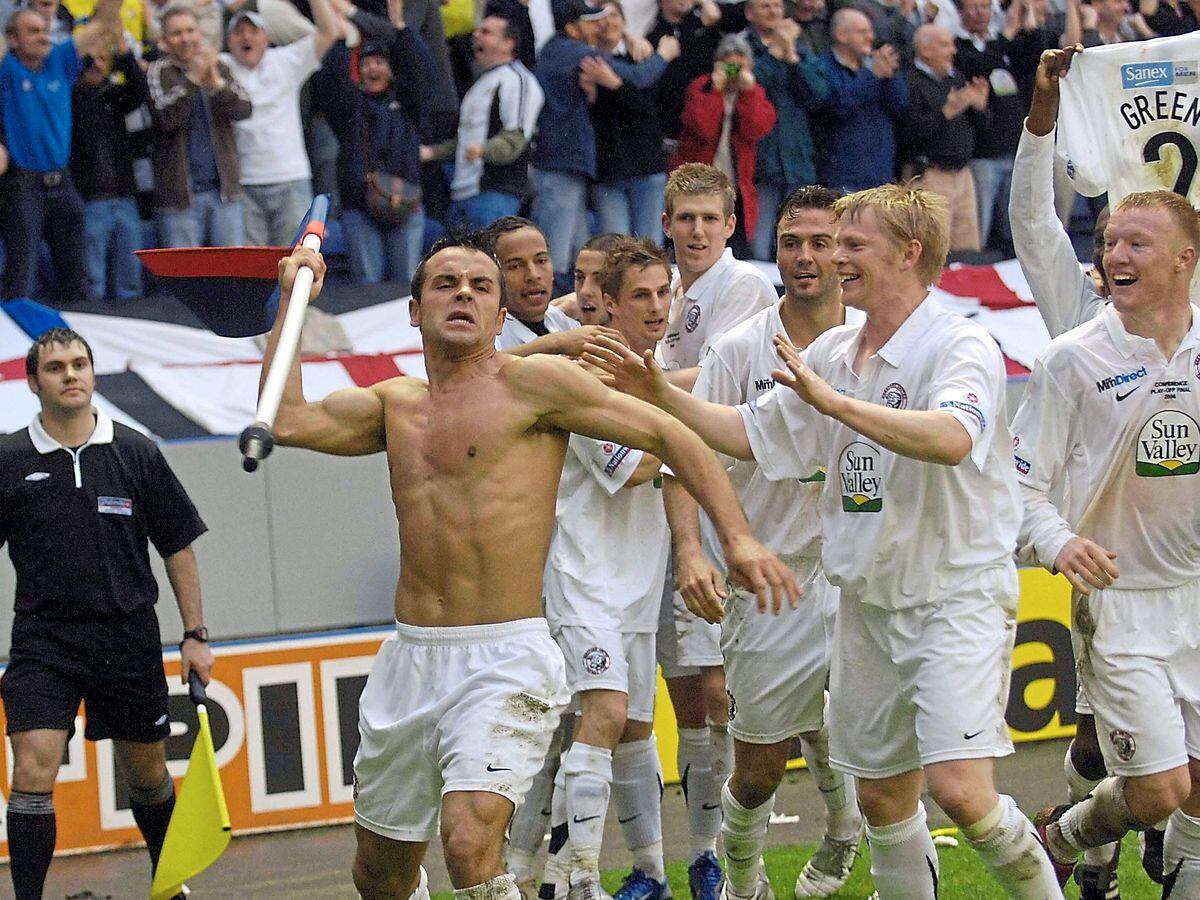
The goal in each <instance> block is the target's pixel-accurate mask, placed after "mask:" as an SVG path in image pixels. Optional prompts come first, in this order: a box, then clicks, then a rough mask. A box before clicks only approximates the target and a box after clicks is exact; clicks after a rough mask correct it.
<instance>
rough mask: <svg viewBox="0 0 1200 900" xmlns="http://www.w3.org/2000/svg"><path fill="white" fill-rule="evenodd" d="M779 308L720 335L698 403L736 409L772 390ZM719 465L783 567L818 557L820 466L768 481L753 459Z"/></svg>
mask: <svg viewBox="0 0 1200 900" xmlns="http://www.w3.org/2000/svg"><path fill="white" fill-rule="evenodd" d="M781 302H782V301H781ZM779 307H780V303H775V304H774V305H773V306H770V307H768V308H767V309H764V310H763V311H762V312H759V313H756V314H755V315H753V316H751V317H750V318H749V319H747V320H746V321H745V322H742V323H741V324H740V325H737V326H735V327H733V328H732V329H730V330H729V331H727V332H726V333H725V334H724V335H722V337H721V339H720V340H718V341H717V342H716V343H715V344H713V347H712V350H711V351H710V352H709V355H708V357H707V358H706V359H705V362H704V367H703V368H702V369H701V370H700V377H699V378H698V379H697V381H696V386H695V387H694V388H692V393H693V394H695V395H696V396H698V397H700V398H701V399H702V400H709V401H711V402H713V403H724V404H725V405H727V406H736V405H737V404H739V403H748V402H750V401H752V400H757V399H758V398H759V397H761V396H762V395H763V394H765V393H766V392H767V391H769V390H771V388H773V387H774V386H775V379H774V377H772V375H771V373H772V372H773V371H774V370H776V369H778V368H780V366H781V365H782V362H781V361H780V359H779V354H778V353H776V352H775V345H774V344H773V343H772V339H773V338H774V337H775V335H777V334H780V333H786V331H785V329H784V327H783V319H781V318H780V316H779ZM862 320H863V314H862V312H860V311H859V310H857V309H847V310H846V321H847V324H858V323H861V322H862ZM722 461H723V462H724V463H725V465H726V469H727V471H728V472H729V480H730V481H731V482H732V483H733V487H734V490H735V491H737V495H738V499H740V500H741V501H742V508H743V509H744V510H745V512H746V518H747V519H748V520H749V521H750V530H751V531H753V532H754V535H755V536H756V537H757V538H758V539H759V540H760V541H762V543H763V544H764V545H765V546H766V548H767V549H768V550H770V551H771V552H772V553H774V554H776V555H777V556H780V557H781V558H783V559H784V561H785V562H787V561H789V560H792V559H795V558H799V557H816V556H819V555H820V553H821V529H820V524H819V522H818V519H817V517H818V511H817V499H818V498H819V497H820V495H821V487H822V485H824V483H825V469H824V468H823V467H821V468H817V469H815V470H814V471H813V472H811V473H809V475H808V476H806V477H801V478H798V479H789V480H787V481H771V480H770V479H769V478H767V476H766V475H764V474H763V472H762V471H761V470H760V469H759V467H758V465H757V464H756V463H755V462H754V461H753V460H735V459H730V458H727V457H723V458H722ZM700 525H701V536H702V538H703V543H704V549H705V552H706V553H707V554H708V555H709V557H710V558H711V559H714V560H718V561H721V560H722V559H723V554H722V552H721V542H720V540H719V539H718V538H717V533H716V529H715V528H713V525H712V521H711V520H710V519H709V518H708V516H707V515H706V514H705V513H704V511H703V510H701V512H700Z"/></svg>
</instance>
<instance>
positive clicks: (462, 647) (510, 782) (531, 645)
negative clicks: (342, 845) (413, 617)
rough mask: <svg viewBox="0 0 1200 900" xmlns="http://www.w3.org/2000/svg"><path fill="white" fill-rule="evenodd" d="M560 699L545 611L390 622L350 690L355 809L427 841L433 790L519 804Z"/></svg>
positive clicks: (388, 831) (436, 803)
mask: <svg viewBox="0 0 1200 900" xmlns="http://www.w3.org/2000/svg"><path fill="white" fill-rule="evenodd" d="M568 699H570V694H569V693H568V692H567V687H566V679H565V673H564V666H563V657H562V653H560V652H559V649H558V645H557V644H556V643H554V640H553V639H552V638H551V637H550V631H549V629H548V628H547V627H546V620H545V619H518V620H517V621H515V622H504V623H501V624H497V625H471V626H463V627H456V628H418V627H415V626H412V625H403V624H400V623H399V622H397V623H396V634H395V635H392V636H390V637H388V638H387V640H385V641H384V642H383V646H381V647H380V648H379V654H378V656H376V657H375V663H374V665H373V666H372V667H371V675H370V677H369V678H367V684H366V687H365V688H363V693H362V697H361V698H360V699H359V704H358V730H359V734H360V736H361V743H360V744H359V748H358V755H357V756H355V758H354V818H355V820H356V821H357V822H358V824H360V825H362V826H363V827H364V828H366V829H368V830H369V831H373V832H375V833H376V834H379V835H382V836H383V837H386V838H390V839H392V840H395V841H429V840H432V839H433V838H434V837H435V836H436V835H437V832H438V813H439V810H440V808H441V798H442V795H443V794H447V793H450V792H451V791H487V792H489V793H493V794H500V795H501V796H503V797H506V798H508V799H509V800H511V801H512V803H513V805H514V806H519V805H520V803H521V799H522V798H523V797H524V795H525V792H526V791H527V790H528V789H529V785H530V782H532V780H533V776H534V775H536V774H537V772H538V770H539V769H541V767H542V763H543V762H544V761H545V758H546V751H547V749H548V747H549V746H550V738H551V736H552V735H553V734H554V729H555V728H557V727H558V722H559V718H560V716H561V714H562V711H563V709H564V708H565V707H566V704H567V701H568Z"/></svg>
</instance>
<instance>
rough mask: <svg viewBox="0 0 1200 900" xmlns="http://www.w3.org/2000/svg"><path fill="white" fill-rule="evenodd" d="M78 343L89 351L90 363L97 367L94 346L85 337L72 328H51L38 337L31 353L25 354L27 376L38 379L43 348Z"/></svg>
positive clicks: (31, 347)
mask: <svg viewBox="0 0 1200 900" xmlns="http://www.w3.org/2000/svg"><path fill="white" fill-rule="evenodd" d="M76 341H78V342H79V343H81V344H83V349H84V350H86V351H87V358H88V362H89V363H91V364H92V368H93V369H94V368H95V367H96V359H95V357H93V356H92V345H91V344H89V343H88V342H87V341H86V340H84V338H83V335H81V334H80V333H79V332H77V331H72V330H71V329H70V328H51V329H49V330H48V331H43V332H42V333H41V334H40V335H38V338H37V340H35V341H34V342H33V343H32V344H31V345H30V347H29V352H28V353H26V354H25V374H26V375H29V376H32V377H37V370H38V362H40V360H41V354H42V348H43V347H50V346H52V345H54V344H62V345H64V346H66V345H67V344H74V343H75V342H76Z"/></svg>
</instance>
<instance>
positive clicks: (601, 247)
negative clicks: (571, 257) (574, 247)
mask: <svg viewBox="0 0 1200 900" xmlns="http://www.w3.org/2000/svg"><path fill="white" fill-rule="evenodd" d="M628 238H629V235H627V234H620V233H618V232H616V231H606V232H605V233H604V234H598V235H596V236H595V237H594V238H589V239H588V241H587V243H586V244H584V245H583V246H582V247H580V248H579V252H580V253H582V252H583V251H585V250H586V251H588V252H589V253H612V252H613V250H614V249H616V248H617V247H618V246H619V245H620V244H621V242H622V241H624V240H627V239H628ZM576 256H578V254H576Z"/></svg>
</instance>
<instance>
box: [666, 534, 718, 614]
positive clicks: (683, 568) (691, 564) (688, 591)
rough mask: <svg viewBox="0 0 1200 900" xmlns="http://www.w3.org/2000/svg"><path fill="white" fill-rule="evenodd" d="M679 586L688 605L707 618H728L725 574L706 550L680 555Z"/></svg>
mask: <svg viewBox="0 0 1200 900" xmlns="http://www.w3.org/2000/svg"><path fill="white" fill-rule="evenodd" d="M675 589H676V590H678V591H679V593H680V594H681V595H682V596H683V602H684V603H686V604H687V608H688V609H690V610H691V611H692V612H693V613H695V614H696V615H698V616H699V617H700V618H702V619H703V620H704V621H705V622H712V623H714V624H715V623H717V622H720V621H721V620H722V619H724V618H725V598H726V597H728V596H729V592H728V591H727V590H726V588H725V576H724V574H722V572H721V570H720V569H718V568H717V567H716V566H714V565H713V563H712V560H710V559H709V558H708V557H707V556H705V555H704V553H703V552H700V551H698V552H696V553H689V554H679V555H676V557H675Z"/></svg>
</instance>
